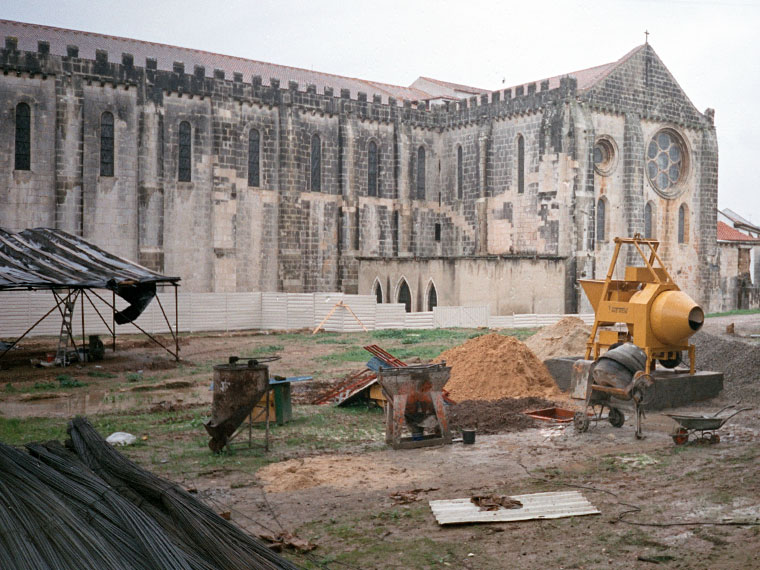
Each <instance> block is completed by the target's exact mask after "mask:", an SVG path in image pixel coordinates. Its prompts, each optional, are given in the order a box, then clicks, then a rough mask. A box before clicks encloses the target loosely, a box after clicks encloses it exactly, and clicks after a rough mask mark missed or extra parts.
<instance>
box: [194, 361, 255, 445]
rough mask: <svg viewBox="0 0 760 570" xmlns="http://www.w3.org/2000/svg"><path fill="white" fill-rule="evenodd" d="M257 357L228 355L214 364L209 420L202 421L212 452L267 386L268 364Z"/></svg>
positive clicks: (241, 420)
mask: <svg viewBox="0 0 760 570" xmlns="http://www.w3.org/2000/svg"><path fill="white" fill-rule="evenodd" d="M261 360H263V359H259V360H257V359H250V360H247V361H238V359H237V358H236V357H232V358H230V362H228V363H227V364H218V365H216V366H214V397H213V401H212V404H211V419H210V420H209V421H208V422H206V423H205V424H204V426H205V427H206V431H207V432H208V434H209V435H210V436H211V441H209V444H208V446H209V447H210V448H211V450H212V451H214V452H218V451H221V449H222V448H223V447H224V446H225V444H226V443H227V440H228V439H229V438H230V436H231V435H232V434H233V433H235V430H236V429H237V428H238V426H239V425H240V424H242V423H243V421H244V420H245V418H247V417H248V415H249V414H250V413H251V411H252V410H253V407H254V406H255V405H256V403H257V402H258V401H259V400H261V397H262V396H263V395H264V394H265V393H266V391H267V389H268V388H269V367H268V366H266V365H264V364H262V363H261Z"/></svg>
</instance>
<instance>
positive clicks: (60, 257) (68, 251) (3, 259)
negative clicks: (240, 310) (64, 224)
mask: <svg viewBox="0 0 760 570" xmlns="http://www.w3.org/2000/svg"><path fill="white" fill-rule="evenodd" d="M179 280H180V278H179V277H167V276H165V275H161V274H160V273H156V272H155V271H151V270H150V269H148V268H146V267H143V266H141V265H138V264H136V263H133V262H132V261H129V260H127V259H124V258H122V257H118V256H116V255H113V254H111V253H109V252H107V251H105V250H103V249H101V248H99V247H97V246H96V245H93V244H92V243H90V242H88V241H86V240H83V239H82V238H80V237H77V236H73V235H71V234H69V233H67V232H64V231H62V230H54V229H48V228H35V229H28V230H24V231H23V232H19V233H15V234H14V233H11V232H8V231H5V230H3V229H1V228H0V291H8V290H24V289H27V290H28V289H109V290H111V291H114V292H115V293H116V294H117V295H119V296H120V297H121V298H122V299H124V300H125V301H127V302H128V303H129V307H127V308H126V309H124V310H123V311H120V312H117V313H116V316H115V318H116V322H117V323H119V324H124V323H129V322H132V321H134V320H135V319H136V318H137V317H138V316H139V315H140V314H141V313H142V312H143V310H144V309H145V308H146V307H147V306H148V304H149V303H150V302H151V300H152V299H153V297H155V295H156V284H158V283H171V284H174V285H176V284H177V282H179Z"/></svg>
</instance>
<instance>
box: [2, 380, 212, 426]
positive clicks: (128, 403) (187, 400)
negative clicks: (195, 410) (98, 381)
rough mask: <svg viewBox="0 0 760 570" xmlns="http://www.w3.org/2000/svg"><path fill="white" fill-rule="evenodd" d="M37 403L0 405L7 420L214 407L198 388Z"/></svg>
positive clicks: (44, 398)
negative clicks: (153, 408)
mask: <svg viewBox="0 0 760 570" xmlns="http://www.w3.org/2000/svg"><path fill="white" fill-rule="evenodd" d="M34 398H35V399H27V400H23V399H16V400H6V401H0V416H3V417H6V418H29V417H60V418H69V417H72V416H76V415H92V414H100V413H105V412H109V413H114V412H126V411H128V410H135V409H141V408H149V407H151V406H153V405H155V404H158V403H159V402H170V403H172V404H205V403H208V404H209V405H210V403H211V392H210V391H208V388H206V389H205V390H204V389H202V388H201V387H199V386H192V387H187V388H175V389H171V390H152V391H149V392H147V391H145V392H143V391H131V390H125V391H120V390H90V391H88V392H81V393H77V392H73V393H51V394H44V393H43V394H34Z"/></svg>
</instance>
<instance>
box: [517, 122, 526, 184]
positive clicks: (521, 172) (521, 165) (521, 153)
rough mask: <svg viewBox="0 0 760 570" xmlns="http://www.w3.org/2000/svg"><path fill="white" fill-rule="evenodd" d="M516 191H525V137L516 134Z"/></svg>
mask: <svg viewBox="0 0 760 570" xmlns="http://www.w3.org/2000/svg"><path fill="white" fill-rule="evenodd" d="M517 192H518V193H520V194H522V193H523V192H525V139H524V138H523V136H522V135H517Z"/></svg>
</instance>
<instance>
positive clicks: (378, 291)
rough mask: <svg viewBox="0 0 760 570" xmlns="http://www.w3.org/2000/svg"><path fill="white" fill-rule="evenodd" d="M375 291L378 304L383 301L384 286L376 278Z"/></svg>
mask: <svg viewBox="0 0 760 570" xmlns="http://www.w3.org/2000/svg"><path fill="white" fill-rule="evenodd" d="M373 293H374V294H375V299H376V300H377V302H378V304H380V303H382V302H383V288H382V286H381V285H380V280H379V279H375V286H374V287H373Z"/></svg>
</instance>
